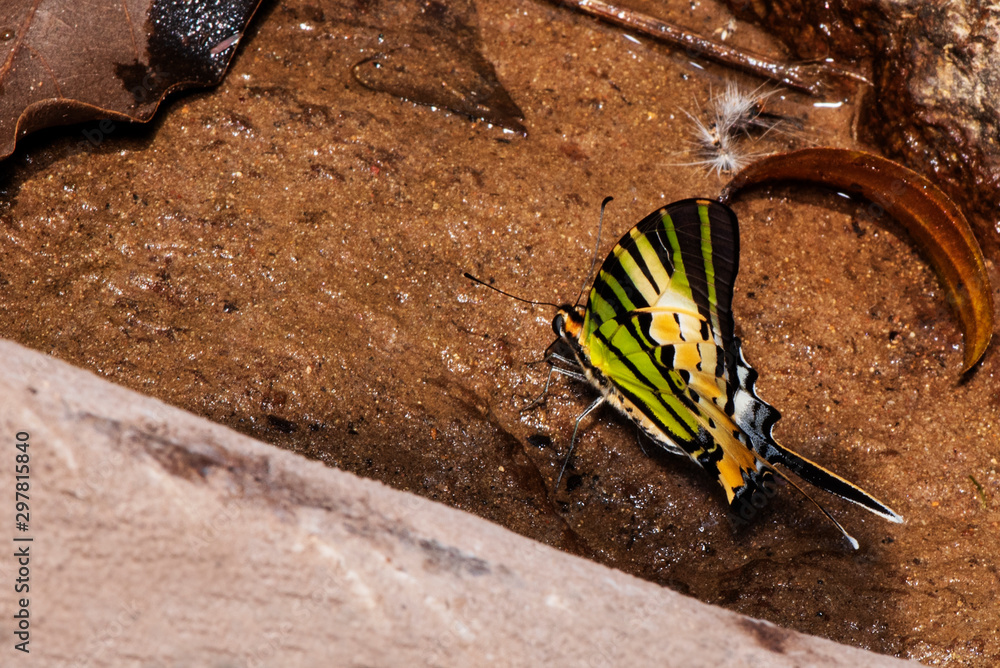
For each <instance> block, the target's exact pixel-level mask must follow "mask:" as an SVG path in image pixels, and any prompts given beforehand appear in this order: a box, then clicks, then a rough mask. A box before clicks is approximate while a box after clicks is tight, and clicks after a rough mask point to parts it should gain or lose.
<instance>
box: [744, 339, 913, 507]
mask: <svg viewBox="0 0 1000 668" xmlns="http://www.w3.org/2000/svg"><path fill="white" fill-rule="evenodd" d="M730 351H731V354H732V355H733V358H734V359H733V360H732V362H734V363H735V369H736V373H737V384H736V387H735V390H734V392H733V395H732V398H731V401H732V402H733V409H734V413H733V418H734V419H735V420H736V423H737V424H739V425H740V427H741V428H742V429H743V430H744V431H745V432H746V434H747V435H748V436H749V437H750V441H751V444H752V447H753V449H754V450H755V451H756V452H757V454H759V455H760V456H761V457H763V458H764V459H766V460H767V461H768V462H770V463H771V464H781V465H783V466H785V467H786V468H788V469H789V470H790V471H792V472H793V473H795V475H797V476H799V477H800V478H802V479H803V480H805V481H806V482H808V483H810V484H812V485H815V486H816V487H819V488H820V489H825V490H826V491H828V492H830V493H832V494H836V495H837V496H840V497H843V498H844V499H847V500H848V501H850V502H852V503H856V504H858V505H859V506H861V507H862V508H866V509H867V510H869V511H871V512H873V513H875V514H876V515H878V516H879V517H883V518H885V519H887V520H889V521H890V522H896V523H901V522H902V521H903V518H902V517H901V516H900V515H899V514H898V513H897V512H895V511H894V510H892V509H891V508H889V506H887V505H885V504H884V503H882V502H881V501H879V500H878V499H876V498H875V497H873V496H872V495H871V494H869V493H868V492H866V491H865V490H863V489H861V488H860V487H858V486H857V485H855V484H854V483H852V482H850V481H849V480H845V479H844V478H842V477H840V476H839V475H837V474H836V473H834V472H832V471H829V470H827V469H825V468H823V467H822V466H820V465H819V464H817V463H815V462H813V461H810V460H809V459H806V458H805V457H803V456H802V455H800V454H798V453H797V452H793V451H792V450H789V449H788V448H786V447H784V446H783V445H781V444H780V443H778V442H777V441H775V440H774V436H773V435H772V434H771V430H772V429H773V427H774V424H775V423H776V422H777V421H778V419H779V418H781V414H780V413H779V412H778V411H777V410H776V409H775V408H774V407H772V406H771V405H770V404H768V403H767V402H766V401H764V400H763V399H761V398H760V397H758V396H757V392H756V391H755V390H754V383H755V382H756V380H757V372H756V371H754V369H753V367H751V366H750V364H749V363H748V362H747V360H746V358H745V357H744V356H743V348H742V346H741V344H740V340H739V339H738V338H734V339H733V343H732V347H731V348H730Z"/></svg>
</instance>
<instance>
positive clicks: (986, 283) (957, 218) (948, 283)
mask: <svg viewBox="0 0 1000 668" xmlns="http://www.w3.org/2000/svg"><path fill="white" fill-rule="evenodd" d="M769 181H808V182H811V183H816V184H820V185H825V186H830V187H832V188H837V189H839V190H844V191H847V192H851V193H856V194H859V195H862V196H864V197H865V198H867V199H869V200H871V201H872V202H873V203H874V205H875V206H877V207H879V208H881V209H883V210H884V211H885V212H887V213H888V214H889V215H891V216H892V217H893V218H895V219H896V220H898V221H899V222H900V223H902V225H903V226H904V227H905V228H906V229H907V231H909V233H910V234H911V235H912V236H913V238H914V239H915V240H916V242H917V244H918V245H919V246H920V248H921V249H922V250H923V251H924V252H925V253H926V254H927V257H928V258H929V259H930V262H931V264H932V265H933V267H934V269H935V271H937V273H938V276H939V277H940V278H941V281H942V283H944V285H945V288H946V289H947V291H948V296H949V298H950V301H951V302H952V304H953V305H954V307H955V309H956V310H957V311H958V316H959V319H960V320H961V322H962V329H963V331H964V333H965V363H964V368H963V371H968V370H969V369H971V368H972V367H973V366H975V364H976V362H978V361H979V359H980V358H981V357H982V356H983V353H985V352H986V348H987V346H988V345H989V342H990V338H991V337H992V335H993V290H992V287H991V286H990V280H989V276H988V275H987V274H986V266H985V264H984V262H983V253H982V250H981V249H980V247H979V243H978V242H977V241H976V237H975V236H974V235H973V233H972V229H971V228H970V227H969V223H968V222H967V221H966V219H965V216H964V215H963V214H962V212H961V210H960V209H959V208H958V206H956V205H955V203H954V202H953V201H952V200H951V199H949V198H948V196H947V195H945V194H944V193H943V192H942V191H941V189H940V188H938V187H937V186H935V185H934V184H933V183H931V182H930V181H928V180H927V179H926V178H924V177H923V176H921V175H920V174H917V173H916V172H914V171H913V170H911V169H909V168H907V167H904V166H903V165H900V164H899V163H896V162H893V161H892V160H887V159H885V158H882V157H880V156H877V155H873V154H871V153H865V152H863V151H849V150H846V149H839V148H807V149H803V150H801V151H793V152H791V153H781V154H777V155H772V156H768V157H766V158H763V159H761V160H758V161H757V162H755V163H753V164H752V165H750V166H749V167H747V168H746V169H744V170H743V171H741V172H740V173H739V174H737V175H736V176H735V177H733V180H732V181H730V182H729V184H728V185H727V186H726V188H725V189H724V190H723V193H722V195H721V199H722V200H723V201H728V200H730V199H731V198H732V197H733V195H734V194H735V193H737V192H738V191H740V190H742V189H743V188H746V187H748V186H753V185H757V184H760V183H764V182H769Z"/></svg>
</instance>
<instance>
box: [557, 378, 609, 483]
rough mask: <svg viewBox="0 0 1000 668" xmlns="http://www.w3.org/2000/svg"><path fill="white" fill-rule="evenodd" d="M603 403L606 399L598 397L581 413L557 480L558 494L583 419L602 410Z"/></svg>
mask: <svg viewBox="0 0 1000 668" xmlns="http://www.w3.org/2000/svg"><path fill="white" fill-rule="evenodd" d="M603 403H604V397H603V396H601V397H598V398H597V399H595V400H594V403H592V404H590V405H589V406H587V409H586V410H585V411H583V412H582V413H580V417H578V418H577V419H576V425H575V426H574V427H573V438H571V439H570V441H569V452H567V453H566V459H565V460H564V461H563V465H562V468H561V469H559V477H558V478H556V486H555V491H556V492H558V491H559V483H561V482H562V479H563V474H564V473H566V467H567V466H568V465H569V458H570V457H572V456H573V447H574V446H575V445H576V433H577V432H578V431H580V423H581V422H583V418H585V417H587V416H588V415H590V414H591V413H593V412H594V411H595V410H597V409H598V408H600V406H601V405H602V404H603Z"/></svg>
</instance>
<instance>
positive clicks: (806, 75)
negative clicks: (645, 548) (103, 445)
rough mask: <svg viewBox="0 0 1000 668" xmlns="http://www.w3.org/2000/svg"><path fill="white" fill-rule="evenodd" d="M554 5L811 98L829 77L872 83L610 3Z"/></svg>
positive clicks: (590, 0) (563, 1)
mask: <svg viewBox="0 0 1000 668" xmlns="http://www.w3.org/2000/svg"><path fill="white" fill-rule="evenodd" d="M552 2H554V3H556V4H559V5H564V6H566V7H573V8H576V9H578V10H580V11H581V12H583V13H585V14H589V15H591V16H596V17H597V18H600V19H603V20H605V21H607V22H608V23H613V24H614V25H617V26H621V27H623V28H629V29H631V30H635V31H636V32H638V33H641V34H643V35H646V36H648V37H652V38H654V39H657V40H659V41H661V42H666V43H667V44H673V45H674V46H679V47H681V48H683V49H684V50H685V52H687V53H688V54H689V55H691V56H701V57H703V58H707V59H709V60H714V61H716V62H719V63H722V64H724V65H729V66H730V67H735V68H737V69H740V70H743V71H744V72H749V73H750V74H754V75H756V76H759V77H763V78H765V79H769V80H771V81H776V82H778V83H781V84H782V85H785V86H788V87H789V88H793V89H795V90H798V91H801V92H803V93H808V94H809V95H819V94H820V93H821V92H822V91H823V90H824V88H825V86H824V83H823V79H826V78H828V77H829V76H837V77H844V78H850V79H854V80H856V81H861V82H864V83H870V82H869V81H868V79H866V78H865V77H864V76H863V75H861V74H858V73H857V72H851V71H848V70H843V69H840V68H838V67H834V66H832V65H829V64H827V63H801V64H797V65H789V64H787V63H782V62H779V61H776V60H773V59H771V58H767V57H766V56H761V55H759V54H756V53H752V52H750V51H745V50H742V49H737V48H735V47H732V46H729V45H727V44H720V43H718V42H713V41H712V40H710V39H706V38H705V37H702V36H701V35H699V34H697V33H693V32H690V31H688V30H684V29H683V28H678V27H677V26H675V25H671V24H670V23H665V22H663V21H661V20H660V19H657V18H655V17H652V16H649V15H648V14H643V13H642V12H637V11H635V10H632V9H626V8H623V7H616V6H615V5H612V4H610V3H607V2H602V0H552Z"/></svg>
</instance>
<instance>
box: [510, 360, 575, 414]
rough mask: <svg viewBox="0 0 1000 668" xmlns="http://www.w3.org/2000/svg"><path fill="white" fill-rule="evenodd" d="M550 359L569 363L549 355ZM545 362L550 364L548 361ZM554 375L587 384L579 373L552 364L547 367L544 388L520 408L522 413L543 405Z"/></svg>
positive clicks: (569, 361)
mask: <svg viewBox="0 0 1000 668" xmlns="http://www.w3.org/2000/svg"><path fill="white" fill-rule="evenodd" d="M550 358H554V359H555V360H556V361H558V362H565V363H567V364H569V363H571V360H567V359H566V358H564V357H562V356H561V355H550ZM546 361H547V362H549V363H550V364H551V361H550V360H546ZM554 373H558V374H562V375H563V376H566V377H568V378H572V379H573V380H578V381H582V382H584V383H585V382H587V377H586V376H585V375H583V374H582V373H580V372H579V371H574V370H573V369H564V368H562V367H558V366H555V365H554V364H552V366H550V367H549V377H548V378H547V379H546V380H545V387H544V388H543V389H542V393H541V394H539V395H538V397H537V398H536V399H535V400H534V401H532V402H531V403H530V404H528V405H527V406H525V407H524V408H522V409H521V412H522V413H524V412H526V411H530V410H531V409H532V408H535V407H536V406H540V405H541V404H542V403H544V401H545V398H546V397H548V396H549V386H550V385H551V384H552V374H554Z"/></svg>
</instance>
